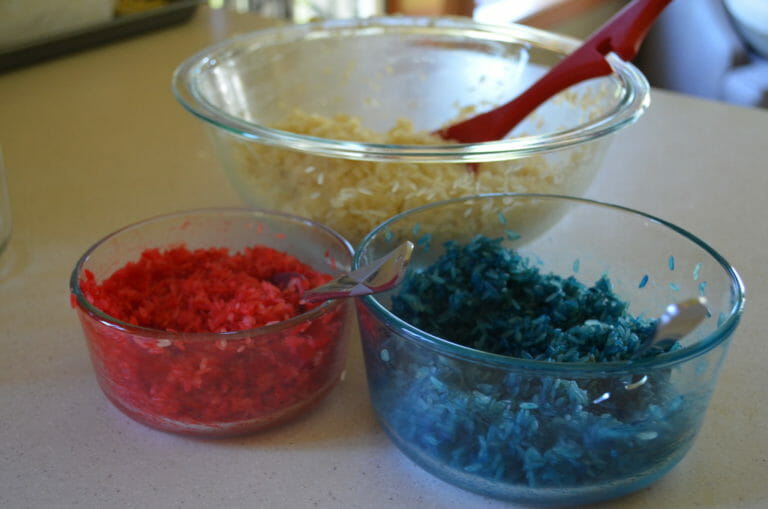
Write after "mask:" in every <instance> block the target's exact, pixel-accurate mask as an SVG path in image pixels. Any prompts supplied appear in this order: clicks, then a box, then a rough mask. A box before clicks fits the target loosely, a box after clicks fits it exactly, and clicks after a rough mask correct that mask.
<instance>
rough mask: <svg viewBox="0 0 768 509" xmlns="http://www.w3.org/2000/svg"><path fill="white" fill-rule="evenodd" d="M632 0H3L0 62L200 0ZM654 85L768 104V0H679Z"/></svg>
mask: <svg viewBox="0 0 768 509" xmlns="http://www.w3.org/2000/svg"><path fill="white" fill-rule="evenodd" d="M627 3H628V0H68V1H67V2H55V1H52V0H0V72H2V71H4V70H8V69H12V68H16V67H19V66H22V65H29V64H32V63H35V62H38V61H40V60H44V59H46V58H51V57H55V56H58V55H60V54H64V53H67V52H70V51H75V50H80V49H84V48H87V47H89V46H92V45H96V44H101V43H106V42H109V41H111V40H114V39H118V38H121V37H126V36H129V35H135V34H138V33H141V32H142V31H146V30H152V29H156V28H161V27H164V26H169V25H172V24H174V23H180V22H183V21H185V20H187V19H189V17H190V16H191V15H192V14H193V12H194V10H195V9H197V8H198V7H200V5H203V4H204V5H206V6H207V8H212V9H221V10H224V9H226V10H237V11H243V12H245V11H247V12H253V13H257V14H259V15H261V16H268V17H273V18H279V19H282V20H286V21H292V22H298V23H304V22H307V21H311V20H313V19H318V18H346V17H368V16H372V15H377V14H385V13H386V14H409V15H427V16H436V15H458V16H470V17H473V18H475V19H476V20H478V21H483V22H489V23H523V24H526V25H530V26H535V27H538V28H542V29H545V30H550V31H554V32H558V33H562V34H565V35H570V36H573V37H577V38H584V37H586V36H587V35H589V34H590V33H591V32H592V31H593V30H595V29H596V28H598V27H599V26H600V25H601V24H602V23H604V22H605V21H606V20H608V19H609V18H610V17H611V16H612V15H613V14H615V13H616V12H618V11H619V10H620V9H621V8H622V7H623V6H624V5H626V4H627ZM635 63H636V64H637V65H638V66H639V67H640V68H641V70H642V71H643V72H644V73H645V74H646V76H647V77H648V79H649V81H650V82H651V84H652V85H653V86H655V87H659V88H664V89H668V90H673V91H677V92H680V93H683V94H688V95H693V96H698V97H703V98H707V99H712V100H717V101H724V102H728V103H732V104H738V105H742V106H747V107H762V108H768V0H674V1H673V2H672V3H671V4H670V5H669V6H668V7H667V8H666V10H665V11H664V13H663V14H662V16H661V17H660V19H659V20H658V21H657V23H656V24H655V25H654V27H653V29H652V30H651V32H650V34H649V36H648V38H647V39H646V41H645V43H644V45H643V47H642V49H641V52H640V55H639V56H638V58H637V59H636V62H635Z"/></svg>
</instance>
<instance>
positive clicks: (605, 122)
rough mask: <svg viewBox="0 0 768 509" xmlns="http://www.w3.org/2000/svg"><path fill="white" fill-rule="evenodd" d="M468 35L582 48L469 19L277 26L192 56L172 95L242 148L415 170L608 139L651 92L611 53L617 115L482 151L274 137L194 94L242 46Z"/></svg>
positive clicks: (470, 146)
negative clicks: (401, 34) (220, 58)
mask: <svg viewBox="0 0 768 509" xmlns="http://www.w3.org/2000/svg"><path fill="white" fill-rule="evenodd" d="M393 30H401V31H412V32H420V33H424V32H427V31H435V32H445V33H457V34H458V33H459V32H463V33H466V32H470V33H473V34H476V35H477V36H482V37H488V38H491V39H495V40H503V41H507V42H516V43H520V44H527V45H536V46H538V47H541V48H543V49H547V50H550V51H553V52H560V53H562V54H563V55H567V54H568V53H570V52H571V51H573V50H575V49H576V48H577V47H578V46H579V45H580V44H581V41H579V40H578V39H574V38H571V37H568V36H564V35H560V34H556V33H553V32H547V31H544V30H540V29H537V28H533V27H528V26H524V25H518V24H508V25H494V24H488V23H480V22H476V21H473V20H471V19H469V18H467V19H462V18H456V17H437V18H435V17H421V16H376V17H370V18H364V19H335V20H327V21H319V22H314V23H306V24H296V25H289V26H279V27H271V28H264V29H260V30H255V31H252V32H248V33H244V34H240V35H238V36H234V37H231V38H229V39H225V40H223V41H221V42H218V43H216V44H213V45H211V46H208V47H207V48H205V49H203V50H201V51H199V52H197V53H195V54H193V55H192V56H190V57H188V58H187V59H186V60H184V61H183V62H182V63H181V64H179V65H178V67H177V68H176V69H175V70H174V73H173V77H172V80H171V88H172V91H173V93H174V96H175V97H176V99H177V100H178V102H179V103H180V104H181V105H182V106H183V107H184V108H185V109H186V110H187V111H189V112H190V113H192V114H193V115H194V116H196V117H198V118H200V119H202V120H203V121H205V122H207V123H208V124H210V125H212V126H215V127H218V128H220V129H223V130H225V131H227V132H230V133H232V134H234V135H236V136H238V137H242V138H244V139H246V140H250V141H255V142H259V143H264V144H268V145H273V146H279V147H284V148H288V149H292V150H296V151H300V152H308V153H314V154H319V155H324V156H328V157H342V158H346V159H360V160H362V159H365V160H382V161H387V160H392V159H397V160H399V161H403V160H414V161H421V162H433V161H434V162H436V161H442V162H445V161H456V162H482V161H495V160H501V159H505V160H506V159H516V158H522V157H529V156H531V155H534V154H539V153H546V152H550V151H553V150H560V149H564V148H567V147H571V146H574V145H578V144H582V143H585V142H588V141H593V140H596V139H599V138H602V137H604V136H607V135H609V134H611V133H613V132H615V131H617V130H619V129H621V128H623V127H625V126H627V125H630V124H633V123H634V122H635V121H637V119H638V118H639V117H640V116H641V115H642V114H643V113H644V112H645V110H646V109H647V108H648V106H649V105H650V85H649V83H648V80H647V79H646V78H645V76H644V75H643V73H642V72H641V71H640V70H639V69H638V68H637V67H635V66H634V65H633V64H632V63H629V62H625V61H623V60H622V59H621V58H620V57H618V56H617V55H615V54H613V53H609V54H608V55H606V60H607V61H608V63H609V64H610V66H611V67H612V68H613V70H614V72H613V74H611V75H610V76H612V77H613V78H615V79H616V80H618V81H619V83H620V85H621V87H620V89H621V91H622V94H621V97H620V98H619V101H618V103H617V105H616V107H615V108H614V109H612V110H610V111H608V112H607V113H605V114H604V115H601V116H599V117H597V118H595V119H592V120H590V121H589V122H586V123H582V124H580V125H578V126H576V127H573V128H569V129H565V130H561V131H556V132H554V133H550V134H547V135H526V136H516V137H514V138H507V139H502V140H496V141H490V142H484V143H446V144H441V145H396V144H381V143H362V142H354V141H345V140H333V139H328V138H320V137H315V136H307V135H301V134H296V133H292V132H288V131H282V130H279V129H273V128H270V127H266V126H263V125H260V124H256V123H253V122H249V121H247V120H244V119H242V118H239V117H236V116H233V115H229V114H226V113H224V112H222V111H221V110H220V109H219V108H217V107H216V106H214V105H213V104H212V103H211V102H210V101H208V100H206V99H205V97H204V96H203V94H202V93H201V91H200V90H199V88H198V87H197V86H196V81H195V77H196V76H198V75H199V74H200V73H201V70H202V69H203V68H204V67H205V66H207V65H209V64H212V63H214V64H215V62H216V58H217V55H220V54H225V53H227V52H229V51H230V50H231V48H232V47H237V46H238V45H244V44H255V43H258V44H259V45H271V44H280V43H286V42H292V41H296V40H302V39H311V38H318V37H320V36H323V34H324V33H327V34H333V33H341V34H349V33H352V32H353V31H359V32H362V33H377V32H378V33H381V32H384V31H393Z"/></svg>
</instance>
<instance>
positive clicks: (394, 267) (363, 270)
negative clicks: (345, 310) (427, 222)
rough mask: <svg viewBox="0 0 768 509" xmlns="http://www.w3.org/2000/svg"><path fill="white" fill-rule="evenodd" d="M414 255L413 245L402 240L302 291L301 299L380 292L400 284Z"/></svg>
mask: <svg viewBox="0 0 768 509" xmlns="http://www.w3.org/2000/svg"><path fill="white" fill-rule="evenodd" d="M412 252H413V243H412V242H410V241H407V240H406V241H405V242H403V243H402V244H400V245H399V246H398V247H397V248H395V249H394V250H392V251H391V252H389V253H388V254H386V255H384V256H383V257H381V258H379V259H378V260H375V261H373V262H372V263H370V264H369V265H365V266H363V267H360V268H359V269H357V270H355V271H352V272H350V273H349V274H343V275H341V276H339V277H337V278H336V279H334V280H332V281H329V282H327V283H325V284H324V285H320V286H318V287H316V288H313V289H311V290H307V291H306V292H304V295H303V296H302V300H304V301H305V302H318V301H323V300H328V299H339V298H345V297H361V296H363V295H370V294H372V293H377V292H383V291H385V290H389V289H390V288H393V287H394V286H395V285H397V284H398V283H400V281H401V280H402V279H403V276H404V275H405V271H406V268H407V267H408V262H409V261H410V259H411V253H412Z"/></svg>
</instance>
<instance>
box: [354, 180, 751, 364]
mask: <svg viewBox="0 0 768 509" xmlns="http://www.w3.org/2000/svg"><path fill="white" fill-rule="evenodd" d="M505 197H510V198H515V197H517V198H541V199H548V200H555V201H567V202H572V203H576V204H582V205H587V206H597V207H600V208H606V209H612V210H614V211H617V212H621V213H629V214H630V215H633V216H639V217H642V218H645V219H647V220H649V221H650V222H652V223H656V224H657V225H658V226H661V227H662V228H667V229H669V230H672V231H673V232H675V233H677V234H679V235H681V236H683V237H684V238H686V239H688V240H689V241H691V242H693V243H694V244H696V245H697V246H699V247H700V248H701V249H703V250H704V251H705V252H706V253H707V254H709V255H710V256H711V257H712V259H713V260H715V261H716V262H717V263H718V264H719V266H720V267H721V268H722V269H723V270H724V271H725V272H726V274H727V275H728V276H729V278H730V286H731V294H732V295H733V301H734V303H733V306H732V307H731V309H730V313H729V315H728V316H727V318H726V319H725V320H724V321H723V322H722V323H720V324H718V326H717V328H716V329H715V330H714V331H713V332H712V333H710V334H709V335H707V336H706V337H704V338H702V339H700V340H699V341H697V342H696V343H694V344H693V345H689V346H686V347H684V348H681V349H680V350H676V351H673V352H669V353H666V354H662V355H659V356H656V357H653V358H649V359H638V360H628V361H611V362H599V363H596V362H592V363H590V362H554V361H542V360H529V359H521V358H517V357H510V356H505V355H499V354H493V353H489V352H485V351H482V350H477V349H474V348H470V347H466V346H462V345H459V344H456V343H453V342H451V341H448V340H446V339H442V338H440V337H438V336H435V335H432V334H430V333H428V332H426V331H423V330H421V329H419V328H418V327H414V326H413V325H411V324H409V323H408V322H406V321H404V320H402V319H401V318H399V317H397V316H396V315H395V314H394V313H392V312H391V311H389V310H388V309H387V308H386V307H385V306H384V305H382V304H381V303H380V302H379V301H378V300H377V299H376V298H375V297H374V296H371V295H369V296H366V297H363V298H362V299H361V303H362V305H363V306H365V308H366V309H367V310H368V311H370V312H372V313H373V314H374V316H376V318H377V319H378V320H379V321H380V322H381V323H382V324H384V326H385V327H387V328H388V329H389V330H391V331H393V332H394V333H396V334H398V335H400V336H402V337H404V338H405V339H406V340H407V341H409V342H413V343H417V344H419V345H420V346H426V347H428V348H431V349H433V350H436V351H438V352H439V353H440V354H442V355H447V356H450V357H453V358H456V359H460V360H466V361H471V362H475V363H479V364H483V365H487V366H490V367H496V368H502V369H511V370H527V371H533V372H536V373H539V374H548V375H556V376H562V375H563V373H564V372H569V373H571V374H574V375H575V376H607V375H626V374H633V373H637V372H638V371H641V370H644V369H649V370H650V369H659V368H666V367H671V366H674V365H677V364H681V363H683V362H685V361H687V360H689V359H692V358H695V357H698V356H700V355H703V354H704V353H706V352H708V351H710V350H712V349H714V348H716V347H717V346H718V345H720V344H722V343H723V342H725V341H726V340H727V339H729V338H730V336H731V335H732V334H733V332H734V331H735V329H736V327H737V325H738V323H739V321H740V319H741V316H742V314H743V312H744V304H745V299H746V290H745V287H744V283H743V281H742V279H741V276H740V275H739V273H738V272H737V271H736V269H735V268H734V267H733V266H732V265H731V264H730V263H729V262H728V261H727V260H726V259H725V258H724V257H723V256H722V255H720V253H718V252H717V251H715V250H714V249H713V248H712V247H711V246H710V245H709V244H707V243H706V242H704V241H703V240H701V239H700V238H699V237H697V236H696V235H693V234H692V233H690V232H689V231H687V230H685V229H683V228H681V227H679V226H677V225H675V224H673V223H670V222H669V221H666V220H664V219H661V218H659V217H657V216H654V215H651V214H648V213H645V212H642V211H639V210H636V209H633V208H630V207H626V206H622V205H617V204H613V203H608V202H603V201H598V200H593V199H589V198H581V197H576V196H568V195H559V194H545V193H514V192H511V193H485V194H476V195H471V196H463V197H459V198H452V199H448V200H441V201H438V202H432V203H429V204H426V205H422V206H420V207H415V208H413V209H410V210H407V211H405V212H402V213H400V214H397V215H396V216H393V217H391V218H389V219H387V220H386V221H384V222H383V223H380V224H379V225H378V226H376V227H375V228H374V229H373V230H371V232H369V233H368V234H367V235H366V236H365V237H364V238H363V240H362V241H361V242H360V244H359V246H358V247H357V248H356V249H355V256H354V258H353V260H352V270H354V269H356V268H358V266H359V263H360V261H361V256H362V253H363V251H364V250H365V249H366V248H367V247H368V246H369V245H370V243H371V242H372V241H373V239H374V238H375V237H376V236H377V235H378V234H380V233H382V232H384V231H386V228H387V227H388V226H389V225H390V224H392V223H394V222H396V221H399V220H400V219H402V218H404V217H406V216H409V215H411V214H415V213H418V212H421V211H423V210H427V209H431V208H437V207H441V206H443V205H447V204H452V203H458V202H462V201H470V200H485V199H497V198H505Z"/></svg>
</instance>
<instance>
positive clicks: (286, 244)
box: [70, 209, 355, 436]
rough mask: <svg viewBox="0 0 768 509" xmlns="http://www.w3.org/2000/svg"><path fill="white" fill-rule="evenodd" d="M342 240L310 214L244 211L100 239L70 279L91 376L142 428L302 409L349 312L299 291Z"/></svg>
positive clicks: (214, 425) (332, 272) (341, 259)
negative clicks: (305, 297)
mask: <svg viewBox="0 0 768 509" xmlns="http://www.w3.org/2000/svg"><path fill="white" fill-rule="evenodd" d="M352 254H353V250H352V248H351V246H350V245H349V243H348V242H347V241H346V240H345V239H344V238H343V237H341V236H340V235H339V234H337V233H336V232H335V231H333V230H331V229H329V228H327V227H325V226H323V225H321V224H319V223H316V222H313V221H311V220H307V219H304V218H300V217H296V216H293V215H289V214H284V213H280V212H272V211H266V210H254V209H201V210H194V211H187V212H179V213H174V214H170V215H165V216H159V217H155V218H151V219H148V220H145V221H142V222H139V223H136V224H133V225H130V226H127V227H125V228H123V229H121V230H118V231H116V232H114V233H112V234H110V235H108V236H106V237H104V238H103V239H101V240H99V241H98V242H97V243H96V244H94V245H93V247H91V248H90V249H88V250H87V251H86V253H85V254H84V255H83V256H82V258H80V260H79V261H78V262H77V265H76V266H75V268H74V270H73V272H72V276H71V279H70V291H71V301H72V306H73V307H74V309H75V310H76V312H77V315H78V317H79V319H80V323H81V325H82V328H83V332H84V334H85V338H86V343H87V345H88V349H89V353H90V357H91V361H92V363H93V367H94V370H95V372H96V378H97V380H98V383H99V385H100V386H101V388H102V390H103V391H104V394H105V395H106V396H107V398H108V399H109V400H110V401H111V402H112V403H113V404H114V405H115V406H116V407H117V408H119V409H120V410H121V411H123V412H124V413H125V414H127V415H128V416H130V417H132V418H133V419H135V420H136V421H138V422H141V423H143V424H145V425H148V426H150V427H153V428H156V429H160V430H164V431H169V432H176V433H182V434H190V435H202V436H231V435H239V434H245V433H249V432H253V431H256V430H259V429H262V428H265V427H268V426H272V425H275V424H277V423H280V422H283V421H285V420H287V419H290V418H292V417H295V416H297V415H298V414H301V413H303V412H305V411H306V410H308V409H310V408H311V407H313V406H314V405H315V404H316V403H318V402H319V401H320V400H321V399H322V398H323V397H324V396H325V395H326V394H328V393H329V392H330V390H331V389H332V388H333V387H334V386H335V384H336V383H337V382H338V381H339V379H340V377H341V374H342V372H343V369H344V363H345V357H346V355H345V354H346V344H347V342H348V336H349V335H350V334H352V333H353V332H354V330H355V329H354V326H355V320H354V314H353V313H354V310H353V309H352V307H351V304H350V303H348V302H346V301H344V300H338V301H329V302H324V303H322V304H319V305H318V304H306V303H304V302H303V301H302V300H301V294H302V293H303V291H304V290H306V289H308V288H310V287H314V286H317V285H319V284H322V283H323V282H325V281H327V280H329V279H331V278H333V277H336V276H338V275H339V274H341V273H342V272H344V271H347V270H349V267H350V264H351V261H352Z"/></svg>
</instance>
